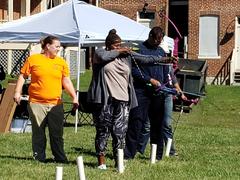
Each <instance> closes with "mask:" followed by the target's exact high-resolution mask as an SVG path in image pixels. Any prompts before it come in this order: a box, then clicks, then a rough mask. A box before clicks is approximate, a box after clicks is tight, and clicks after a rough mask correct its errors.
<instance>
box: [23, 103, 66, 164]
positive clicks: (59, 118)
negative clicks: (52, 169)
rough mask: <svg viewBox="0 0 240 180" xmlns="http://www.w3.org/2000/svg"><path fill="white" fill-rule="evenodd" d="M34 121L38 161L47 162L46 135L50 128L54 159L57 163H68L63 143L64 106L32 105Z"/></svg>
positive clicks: (30, 107)
mask: <svg viewBox="0 0 240 180" xmlns="http://www.w3.org/2000/svg"><path fill="white" fill-rule="evenodd" d="M28 111H29V115H30V119H31V121H32V149H33V155H34V158H35V159H36V160H39V161H42V162H44V161H45V160H46V153H45V151H46V143H47V138H46V133H45V129H46V126H48V130H49V137H50V146H51V150H52V154H53V156H54V159H55V160H56V161H57V162H67V157H66V155H65V152H64V148H63V146H64V142H63V118H64V115H63V105H62V104H60V105H56V106H52V105H43V104H37V103H30V105H29V106H28Z"/></svg>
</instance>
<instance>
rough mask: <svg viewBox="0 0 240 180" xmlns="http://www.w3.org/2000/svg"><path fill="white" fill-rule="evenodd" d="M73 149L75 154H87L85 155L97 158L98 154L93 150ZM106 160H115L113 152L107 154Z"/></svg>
mask: <svg viewBox="0 0 240 180" xmlns="http://www.w3.org/2000/svg"><path fill="white" fill-rule="evenodd" d="M71 149H73V150H74V151H75V152H77V153H80V154H85V155H89V156H95V157H96V152H95V151H92V149H91V150H90V149H84V148H83V147H72V148H71ZM106 158H110V159H113V155H112V152H110V151H109V152H107V154H106Z"/></svg>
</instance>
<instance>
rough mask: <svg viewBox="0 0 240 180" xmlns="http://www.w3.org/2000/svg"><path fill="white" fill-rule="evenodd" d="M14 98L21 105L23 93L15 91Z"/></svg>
mask: <svg viewBox="0 0 240 180" xmlns="http://www.w3.org/2000/svg"><path fill="white" fill-rule="evenodd" d="M13 100H14V101H15V102H16V103H17V104H18V105H19V104H20V102H21V93H20V92H15V94H14V97H13Z"/></svg>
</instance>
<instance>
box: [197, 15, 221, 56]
mask: <svg viewBox="0 0 240 180" xmlns="http://www.w3.org/2000/svg"><path fill="white" fill-rule="evenodd" d="M198 58H200V59H201V58H204V59H206V58H207V59H219V58H220V56H219V16H217V15H204V16H200V17H199V55H198Z"/></svg>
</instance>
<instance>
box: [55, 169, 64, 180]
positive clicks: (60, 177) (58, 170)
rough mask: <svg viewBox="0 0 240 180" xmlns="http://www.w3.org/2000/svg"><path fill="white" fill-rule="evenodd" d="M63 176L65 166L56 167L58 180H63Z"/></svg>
mask: <svg viewBox="0 0 240 180" xmlns="http://www.w3.org/2000/svg"><path fill="white" fill-rule="evenodd" d="M62 176H63V167H61V166H57V167H56V180H62Z"/></svg>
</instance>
